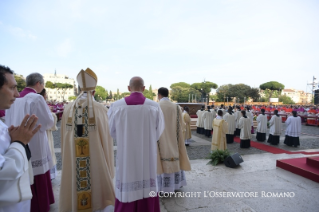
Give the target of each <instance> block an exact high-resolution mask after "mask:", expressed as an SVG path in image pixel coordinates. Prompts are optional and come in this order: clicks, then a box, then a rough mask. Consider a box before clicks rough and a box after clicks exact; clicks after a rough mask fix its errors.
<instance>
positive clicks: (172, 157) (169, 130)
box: [157, 88, 191, 192]
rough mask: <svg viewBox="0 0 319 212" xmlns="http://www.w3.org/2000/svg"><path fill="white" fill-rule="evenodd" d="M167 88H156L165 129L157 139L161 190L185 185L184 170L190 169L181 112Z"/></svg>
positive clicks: (170, 190) (172, 190)
mask: <svg viewBox="0 0 319 212" xmlns="http://www.w3.org/2000/svg"><path fill="white" fill-rule="evenodd" d="M168 93H169V92H168V89H167V88H159V89H158V99H159V100H160V102H159V105H160V107H161V109H162V112H163V115H164V120H165V129H164V131H163V134H162V135H161V137H160V139H159V141H158V151H159V157H158V163H157V165H158V167H157V170H158V172H157V173H158V178H157V179H158V185H159V186H158V187H159V190H160V191H162V192H174V191H175V190H177V189H180V188H181V187H182V186H185V185H186V178H185V172H184V171H190V170H191V166H190V162H189V159H188V155H187V151H186V147H185V145H184V136H183V134H182V131H181V126H182V121H181V119H182V114H181V112H180V110H179V109H178V106H177V105H176V104H175V103H172V102H171V101H170V100H169V98H168Z"/></svg>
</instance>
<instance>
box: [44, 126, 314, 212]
mask: <svg viewBox="0 0 319 212" xmlns="http://www.w3.org/2000/svg"><path fill="white" fill-rule="evenodd" d="M60 123H61V122H58V128H59V129H60ZM283 127H284V128H283V129H285V125H284V124H283ZM302 133H303V134H302V135H301V136H300V144H301V146H300V147H297V148H295V147H288V146H286V145H284V144H283V140H284V132H283V133H282V136H281V140H280V144H279V145H278V146H277V147H278V148H281V149H285V150H289V151H298V150H309V151H311V150H312V151H313V149H317V151H319V128H318V127H313V126H302ZM53 136H54V142H55V143H54V146H55V151H56V156H57V161H58V164H57V168H58V170H61V162H62V161H61V153H60V152H61V147H60V130H58V131H56V132H53ZM267 137H268V133H267ZM252 140H254V141H256V139H255V135H254V136H253V138H252ZM264 144H266V145H268V144H267V143H266V142H264ZM114 145H115V146H114V153H115V154H114V155H115V156H116V142H114ZM210 145H211V138H206V137H205V136H203V135H199V134H197V133H196V132H193V133H192V141H191V144H190V146H189V147H187V152H188V156H189V158H190V160H191V165H192V171H190V172H187V174H186V179H187V183H188V185H187V186H185V187H184V188H182V189H181V190H180V192H188V193H183V194H185V195H187V194H192V195H193V197H184V198H180V197H166V198H161V211H193V212H204V211H289V212H291V211H319V210H318V208H319V200H318V196H319V184H318V183H315V182H313V181H310V180H308V179H305V178H303V177H300V176H297V175H294V174H292V173H290V172H287V171H284V170H282V169H280V168H276V160H277V159H282V158H293V157H304V156H305V155H302V154H295V155H286V154H277V155H275V154H271V153H266V152H264V151H262V150H259V149H256V148H252V147H251V148H249V149H241V148H239V144H238V143H233V144H228V146H227V147H228V149H229V151H230V152H232V153H235V152H238V153H239V154H241V155H242V156H243V158H244V161H245V162H244V163H242V164H241V166H239V167H238V168H236V169H229V168H227V167H225V166H224V165H218V166H216V167H213V166H210V165H206V163H207V162H208V160H205V158H206V157H207V156H208V154H209V152H210ZM60 173H61V171H58V177H57V179H55V180H53V181H52V184H53V188H54V193H55V198H56V204H54V205H51V210H50V211H58V202H59V189H60ZM194 192H199V193H200V195H201V196H200V197H198V196H196V197H194V195H195V193H194ZM215 192H257V193H258V197H236V198H233V197H229V198H228V197H220V198H217V197H212V195H213V194H214V193H215ZM263 192H266V193H267V192H272V193H274V192H294V194H295V197H291V198H275V197H265V196H262V194H265V193H263ZM199 193H196V194H197V195H198V194H199ZM181 194H182V193H181ZM205 194H206V196H205ZM209 194H210V195H209ZM215 194H216V193H215ZM269 194H270V193H269Z"/></svg>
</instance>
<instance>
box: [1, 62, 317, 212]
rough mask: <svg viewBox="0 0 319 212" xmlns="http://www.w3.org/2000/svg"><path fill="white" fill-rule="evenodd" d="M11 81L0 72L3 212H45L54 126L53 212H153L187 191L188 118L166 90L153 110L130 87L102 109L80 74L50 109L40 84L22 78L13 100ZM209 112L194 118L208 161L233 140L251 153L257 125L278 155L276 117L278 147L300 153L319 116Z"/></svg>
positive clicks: (90, 75) (313, 110) (136, 84)
mask: <svg viewBox="0 0 319 212" xmlns="http://www.w3.org/2000/svg"><path fill="white" fill-rule="evenodd" d="M13 74H14V73H13V71H12V70H11V69H10V68H8V67H5V66H0V98H1V102H0V110H2V111H4V110H5V113H3V114H5V116H4V119H3V121H0V144H1V145H0V212H2V211H6V212H10V211H14V212H17V211H24V212H25V211H32V212H38V211H39V212H46V211H49V210H50V205H51V204H53V203H54V202H55V198H54V194H53V189H52V183H51V180H53V179H54V178H55V177H56V164H57V159H56V156H55V151H54V140H53V135H52V132H53V131H56V130H57V127H56V123H57V121H58V120H59V119H61V120H62V121H61V155H62V172H61V187H60V194H59V200H60V201H59V211H63V212H64V211H81V210H83V211H118V212H119V211H160V206H159V194H160V193H161V192H174V191H175V190H178V189H180V188H181V187H183V186H186V185H187V182H186V174H185V172H186V171H190V170H191V165H190V162H189V158H188V155H187V151H186V146H189V145H190V139H191V127H190V124H191V117H190V114H189V108H188V107H187V106H185V107H183V108H181V107H180V106H178V105H176V104H175V103H173V102H171V101H170V100H169V98H168V97H169V90H168V89H167V88H164V87H162V88H159V89H158V94H157V95H158V100H159V102H158V103H157V102H154V101H152V100H149V99H147V98H145V97H144V96H143V91H144V89H145V86H144V80H143V79H142V78H141V77H133V78H132V79H131V80H130V82H129V85H128V90H129V91H130V96H128V97H125V98H123V99H121V100H118V101H116V102H114V103H113V104H111V106H110V107H109V108H107V107H105V106H103V105H102V104H100V103H98V102H96V101H95V100H94V94H95V87H96V86H97V80H98V77H97V76H96V74H95V73H94V72H93V71H92V70H91V69H89V68H87V69H86V70H81V71H80V72H79V74H78V75H77V77H76V79H77V82H78V85H79V88H80V90H81V93H80V95H79V96H78V97H77V99H76V100H75V101H74V102H71V103H69V104H66V105H63V104H58V103H55V102H48V101H47V94H46V90H45V88H44V80H43V76H42V75H41V74H39V73H32V74H29V75H28V76H27V77H26V87H25V88H24V89H23V90H22V91H21V92H20V93H19V92H18V91H17V83H16V81H15V79H14V76H13ZM206 109H207V110H205V107H202V108H201V109H200V110H198V111H197V113H196V114H197V116H198V119H197V123H196V125H197V133H200V134H203V135H205V136H207V137H212V143H211V150H212V151H214V150H225V149H227V144H231V143H233V142H234V136H239V137H240V147H241V148H249V147H250V141H251V137H252V134H254V133H255V132H254V122H253V120H254V119H256V121H257V124H258V125H257V129H256V139H257V141H260V142H264V141H266V139H267V138H266V132H267V128H268V126H269V127H270V130H269V136H268V142H269V143H270V144H273V145H277V144H278V143H279V141H280V135H281V131H282V128H281V127H282V118H283V116H282V114H283V113H286V114H288V118H287V119H286V120H285V123H286V125H287V129H286V133H285V141H284V143H285V144H286V145H288V146H295V147H297V146H298V145H300V142H299V136H300V131H301V122H302V120H301V118H300V116H301V117H305V116H307V118H308V119H311V118H314V119H315V120H316V116H318V111H319V109H318V107H296V108H293V107H287V106H279V107H271V106H270V107H266V106H246V107H243V106H242V105H237V106H235V107H231V106H229V107H224V106H223V105H222V106H220V107H216V110H215V107H214V105H211V106H207V108H206ZM62 114H63V115H62ZM269 115H270V116H271V117H269ZM254 117H255V118H254ZM113 139H114V141H113ZM114 142H116V144H117V155H116V162H114V151H113V145H114ZM114 164H116V166H114ZM114 177H115V185H114V184H113V179H114Z"/></svg>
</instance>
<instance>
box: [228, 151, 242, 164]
mask: <svg viewBox="0 0 319 212" xmlns="http://www.w3.org/2000/svg"><path fill="white" fill-rule="evenodd" d="M242 162H244V160H243V158H242V157H241V156H240V155H239V154H238V152H237V153H236V154H233V155H231V156H228V157H227V158H226V159H225V160H224V164H225V166H227V167H229V168H235V167H236V166H238V165H239V164H240V163H242Z"/></svg>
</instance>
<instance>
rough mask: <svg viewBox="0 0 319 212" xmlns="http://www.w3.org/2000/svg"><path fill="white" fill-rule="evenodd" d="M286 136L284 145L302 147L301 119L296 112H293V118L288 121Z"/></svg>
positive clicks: (290, 117)
mask: <svg viewBox="0 0 319 212" xmlns="http://www.w3.org/2000/svg"><path fill="white" fill-rule="evenodd" d="M285 123H286V126H287V128H286V136H285V141H284V144H286V145H287V146H294V147H297V146H299V145H300V142H299V136H300V132H301V118H300V117H299V116H297V112H296V111H292V116H289V117H288V118H287V120H286V122H285Z"/></svg>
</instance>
